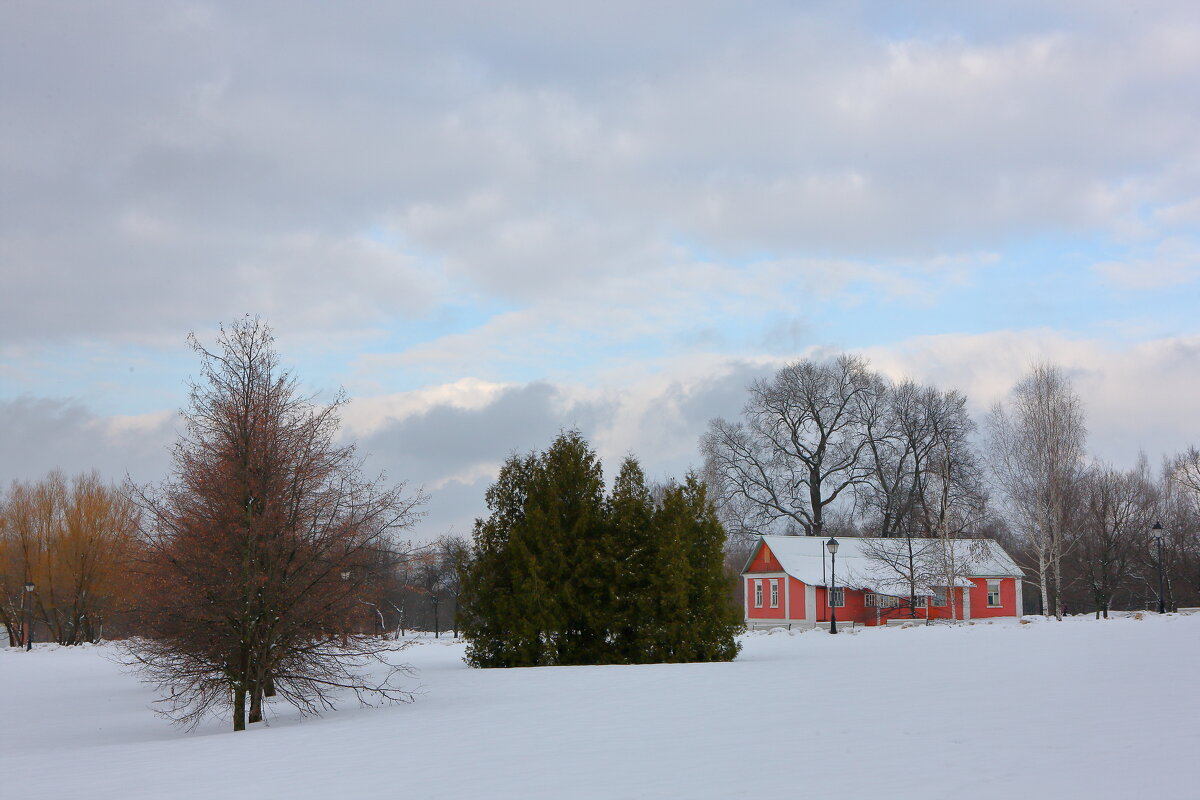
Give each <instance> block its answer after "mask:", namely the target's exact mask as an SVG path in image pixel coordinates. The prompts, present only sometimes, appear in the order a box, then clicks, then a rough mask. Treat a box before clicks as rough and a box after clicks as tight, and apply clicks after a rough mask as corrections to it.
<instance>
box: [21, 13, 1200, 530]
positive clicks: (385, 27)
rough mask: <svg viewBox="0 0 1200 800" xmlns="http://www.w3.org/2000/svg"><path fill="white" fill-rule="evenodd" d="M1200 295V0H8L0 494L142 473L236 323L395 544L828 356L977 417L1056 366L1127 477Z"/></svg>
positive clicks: (657, 456)
mask: <svg viewBox="0 0 1200 800" xmlns="http://www.w3.org/2000/svg"><path fill="white" fill-rule="evenodd" d="M1198 310H1200V10H1197V8H1196V6H1195V3H1194V2H1190V1H1184V0H1180V1H1179V2H1102V1H1101V2H1093V1H1092V0H1088V1H1087V2H1084V1H1083V0H1079V1H1078V2H1061V3H1053V4H1049V3H1044V2H1034V1H1032V0H1031V1H1030V2H1016V1H1014V2H1002V3H988V4H974V3H972V4H965V3H961V2H949V1H948V2H917V3H905V4H896V3H891V2H877V3H875V2H814V3H804V4H798V3H790V2H770V1H769V0H764V2H756V3H752V4H747V3H740V2H707V1H706V0H689V1H688V2H671V1H670V0H665V1H664V2H658V3H654V4H646V3H635V2H621V1H620V0H617V1H616V2H607V3H591V4H586V5H585V4H581V3H562V2H548V1H545V2H532V1H529V2H521V1H518V2H508V3H504V4H494V3H465V2H462V3H460V2H444V3H415V2H414V3H403V2H397V3H356V2H346V3H338V4H333V5H331V4H324V3H306V2H290V1H289V2H282V1H280V2H259V3H253V4H248V3H234V2H228V3H220V2H184V1H177V0H153V1H151V0H145V2H123V1H122V0H113V1H112V2H106V3H103V4H93V3H65V2H64V3H60V2H33V1H31V0H30V1H26V0H15V1H14V2H7V3H4V4H3V6H0V420H3V424H0V483H2V484H4V485H7V484H8V482H9V481H11V480H14V479H19V480H29V479H33V478H36V477H38V476H40V475H41V474H44V473H45V472H46V471H48V470H50V469H53V468H55V467H58V468H61V469H63V470H64V471H66V472H68V473H77V472H81V471H86V470H91V469H97V470H99V471H100V472H101V473H102V474H103V475H104V476H106V477H109V478H111V479H112V480H123V479H125V478H126V477H128V478H129V479H131V480H133V481H135V482H148V481H154V480H158V479H161V478H163V477H165V476H166V475H167V472H168V470H169V467H170V458H169V448H170V445H171V442H172V441H174V439H175V437H176V436H177V435H178V430H179V411H180V409H182V408H183V407H184V406H185V404H186V400H187V398H186V381H187V380H188V379H189V377H193V376H196V375H197V374H198V370H199V363H198V361H197V360H196V358H195V355H194V354H193V353H192V352H191V351H190V350H189V349H188V347H187V342H186V339H187V335H188V333H189V332H194V333H195V334H196V335H197V337H199V339H200V340H201V341H202V342H205V343H210V344H211V343H212V342H213V341H214V339H215V335H216V331H217V328H218V325H219V324H220V323H221V322H229V321H231V320H234V319H237V318H239V317H241V316H243V315H245V314H250V315H257V316H261V317H262V318H263V319H265V320H266V321H267V322H268V323H269V324H270V325H271V326H272V327H273V329H274V331H275V333H276V336H277V345H278V349H279V351H280V354H281V359H282V361H283V363H284V364H286V365H287V366H288V367H289V368H291V369H292V370H293V371H294V373H295V374H296V375H297V376H298V377H299V379H300V380H301V382H302V384H303V386H304V387H305V389H306V391H311V392H314V393H316V395H317V396H318V397H323V398H331V397H333V396H334V394H335V393H336V392H337V390H338V389H339V388H344V390H345V391H346V393H347V394H348V395H349V397H350V398H351V402H350V404H349V406H348V407H347V408H346V410H345V413H344V414H343V422H344V425H343V428H342V432H343V436H344V439H345V441H348V442H350V441H352V442H355V443H356V444H357V446H358V448H359V452H360V453H361V454H362V455H363V457H364V467H365V468H366V469H367V470H368V471H369V472H371V473H372V474H374V473H376V472H384V473H385V474H386V475H387V478H388V480H389V481H393V482H398V481H405V482H406V483H407V484H408V485H409V486H411V487H413V488H416V487H423V488H424V490H425V491H427V492H428V493H430V496H431V499H430V502H429V504H428V505H427V511H428V513H427V515H426V517H425V518H424V519H423V520H422V521H421V522H420V523H419V524H418V526H417V527H416V528H415V529H414V531H413V535H414V536H415V537H417V538H423V539H430V538H433V537H436V536H438V535H440V534H443V533H447V532H450V533H456V534H469V532H470V529H471V523H472V520H473V519H474V518H475V517H477V516H480V515H481V514H483V513H484V512H485V507H484V502H483V495H484V492H485V490H486V488H487V486H488V485H489V484H490V482H491V480H493V479H494V478H495V475H496V472H497V470H498V468H499V465H500V464H501V463H502V462H503V460H504V459H505V458H506V457H507V456H509V455H510V454H513V453H524V452H527V451H529V450H532V449H540V448H543V447H545V446H546V445H547V444H548V443H549V442H550V440H551V439H552V438H553V437H554V435H555V434H556V433H557V432H558V431H560V430H562V429H564V428H578V429H579V430H580V431H582V432H583V434H584V435H585V436H586V437H588V438H589V440H590V441H591V442H592V443H593V445H594V446H595V447H596V448H597V451H598V452H599V454H600V455H601V457H602V458H603V460H604V463H605V466H606V471H607V474H608V475H609V476H611V475H612V473H613V472H614V471H615V469H616V467H617V465H618V463H619V461H620V459H621V458H623V457H624V456H625V455H627V454H635V455H637V456H638V457H639V458H640V460H641V461H642V462H643V465H644V467H645V468H646V471H647V473H648V475H649V477H650V478H651V479H655V480H666V479H669V478H671V477H672V476H674V477H678V476H681V475H682V474H683V473H684V472H685V471H686V470H687V469H689V468H690V467H698V466H699V465H700V463H699V462H700V457H699V454H698V439H699V437H700V436H701V435H702V434H703V432H704V430H705V428H706V425H707V423H708V421H709V420H710V419H712V418H714V417H725V418H733V417H736V416H737V415H738V413H739V412H740V409H741V407H742V404H743V403H744V401H745V397H746V391H745V390H746V387H747V386H748V384H749V383H750V382H751V381H753V380H755V379H756V378H759V377H765V376H769V375H771V374H772V373H773V372H774V371H775V370H777V369H778V368H779V367H781V366H783V365H784V364H786V363H789V362H792V361H795V360H797V359H802V358H821V357H826V356H828V355H830V354H832V353H837V352H842V351H851V352H855V353H860V354H862V355H864V356H865V357H867V358H868V359H869V360H870V362H871V364H872V366H873V367H874V368H875V369H878V370H880V371H882V372H884V373H885V374H887V375H889V376H892V377H895V378H903V377H908V378H912V379H914V380H918V381H922V382H928V383H932V384H935V385H938V386H941V387H943V388H956V389H959V390H961V391H963V392H965V393H966V394H967V396H968V398H969V403H970V407H971V409H972V412H973V413H974V414H975V416H976V418H977V419H978V420H982V418H983V416H984V414H985V413H986V411H987V409H988V408H989V407H990V406H991V405H992V404H993V403H995V402H997V401H1002V400H1003V399H1004V397H1005V395H1006V393H1007V392H1008V391H1009V390H1010V389H1011V387H1012V385H1013V384H1014V383H1015V382H1016V381H1017V380H1018V379H1019V378H1020V377H1021V375H1022V374H1023V373H1024V372H1025V371H1027V370H1028V368H1029V367H1030V366H1031V365H1032V364H1033V363H1035V362H1039V361H1049V362H1052V363H1056V364H1059V365H1061V366H1062V367H1063V368H1064V369H1066V370H1067V371H1068V373H1069V375H1070V376H1071V378H1072V380H1073V382H1074V385H1075V388H1076V389H1077V391H1078V392H1079V394H1080V395H1081V397H1082V398H1083V400H1084V403H1085V407H1086V409H1087V413H1088V423H1089V432H1090V433H1089V446H1090V449H1091V451H1092V452H1093V454H1094V455H1095V457H1096V458H1097V459H1099V460H1103V461H1109V462H1112V463H1114V464H1116V465H1118V466H1125V465H1130V464H1132V463H1133V461H1134V460H1135V458H1136V457H1137V453H1138V452H1139V450H1145V451H1146V452H1147V453H1148V455H1149V456H1150V457H1151V459H1152V460H1157V459H1158V458H1159V457H1161V456H1162V455H1163V454H1167V453H1173V452H1176V451H1178V450H1181V449H1183V448H1184V447H1186V446H1188V445H1189V444H1200V417H1198V415H1197V414H1196V413H1195V409H1196V405H1197V404H1196V398H1197V397H1198V396H1200V319H1198V314H1197V311H1198Z"/></svg>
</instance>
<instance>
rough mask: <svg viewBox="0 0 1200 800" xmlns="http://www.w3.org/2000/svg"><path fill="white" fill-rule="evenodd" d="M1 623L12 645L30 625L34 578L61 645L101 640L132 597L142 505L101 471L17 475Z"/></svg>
mask: <svg viewBox="0 0 1200 800" xmlns="http://www.w3.org/2000/svg"><path fill="white" fill-rule="evenodd" d="M0 509H2V510H0V594H2V597H3V599H2V600H0V622H3V624H4V625H6V626H7V627H8V630H9V638H10V644H11V643H13V642H12V639H13V636H14V634H15V632H16V631H17V630H19V629H20V628H21V626H22V625H23V624H24V622H23V620H22V619H21V616H20V615H19V610H20V607H21V605H22V604H23V603H24V602H25V601H26V595H27V594H29V593H27V592H25V591H24V585H25V582H26V581H32V582H33V584H34V585H35V586H36V589H37V591H36V592H34V593H32V595H31V596H29V597H28V601H29V602H31V603H32V604H33V616H34V618H35V621H36V622H38V623H41V624H42V625H44V626H45V629H46V630H47V631H48V633H49V637H50V638H51V639H52V640H53V641H55V642H58V643H59V644H80V643H82V642H88V641H95V640H96V639H98V638H99V637H100V636H101V634H102V632H103V631H104V627H105V624H106V622H108V621H109V620H110V619H111V617H112V615H113V614H114V613H115V612H117V611H118V610H120V609H122V608H123V607H124V606H125V605H126V602H127V601H128V599H129V595H130V593H131V592H130V589H131V587H130V585H129V581H128V579H127V577H128V576H127V575H126V569H127V568H128V563H129V560H130V558H131V556H132V553H133V548H134V542H135V532H136V529H137V509H136V508H135V507H134V505H133V504H132V503H131V502H130V500H129V499H128V498H127V497H126V496H125V495H124V494H123V493H122V492H120V491H119V490H118V489H117V488H116V487H113V486H109V485H108V484H106V483H104V482H103V481H102V480H101V479H100V476H99V475H98V474H97V473H95V472H93V473H91V474H87V475H79V476H77V477H75V478H73V479H70V480H68V479H67V478H66V477H65V476H64V475H63V474H62V473H61V472H58V471H55V472H51V473H50V474H49V475H47V476H45V477H44V478H41V479H39V480H36V481H32V482H29V483H24V482H20V481H15V482H14V483H13V484H12V486H11V488H10V489H9V491H8V493H7V496H6V497H5V498H3V499H2V500H0Z"/></svg>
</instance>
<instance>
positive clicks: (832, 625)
mask: <svg viewBox="0 0 1200 800" xmlns="http://www.w3.org/2000/svg"><path fill="white" fill-rule="evenodd" d="M825 549H826V550H828V551H829V583H830V587H829V632H830V633H837V606H836V605H834V603H836V602H837V551H838V540H837V539H835V538H833V537H832V536H830V537H829V541H828V542H826V543H825Z"/></svg>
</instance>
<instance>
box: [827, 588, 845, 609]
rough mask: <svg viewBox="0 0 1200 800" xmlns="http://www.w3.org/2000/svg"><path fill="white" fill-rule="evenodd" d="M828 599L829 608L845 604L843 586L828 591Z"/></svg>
mask: <svg viewBox="0 0 1200 800" xmlns="http://www.w3.org/2000/svg"><path fill="white" fill-rule="evenodd" d="M827 594H828V600H829V607H830V608H841V607H842V606H844V605H846V594H845V588H844V587H842V586H839V587H837V588H836V589H830V590H829V591H828V593H827Z"/></svg>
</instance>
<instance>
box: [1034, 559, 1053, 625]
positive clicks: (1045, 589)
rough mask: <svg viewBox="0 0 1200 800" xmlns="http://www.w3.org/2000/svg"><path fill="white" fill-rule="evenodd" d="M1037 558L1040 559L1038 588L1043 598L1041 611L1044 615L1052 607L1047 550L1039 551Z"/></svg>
mask: <svg viewBox="0 0 1200 800" xmlns="http://www.w3.org/2000/svg"><path fill="white" fill-rule="evenodd" d="M1037 560H1038V564H1037V568H1038V589H1039V590H1041V600H1042V608H1041V612H1042V616H1045V615H1046V614H1047V613H1048V609H1049V608H1050V582H1049V581H1048V580H1047V578H1049V577H1050V576H1049V575H1047V574H1046V573H1047V572H1049V565H1048V564H1047V563H1046V553H1045V551H1043V550H1039V551H1038V554H1037Z"/></svg>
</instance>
